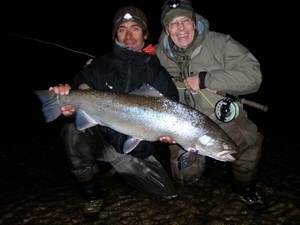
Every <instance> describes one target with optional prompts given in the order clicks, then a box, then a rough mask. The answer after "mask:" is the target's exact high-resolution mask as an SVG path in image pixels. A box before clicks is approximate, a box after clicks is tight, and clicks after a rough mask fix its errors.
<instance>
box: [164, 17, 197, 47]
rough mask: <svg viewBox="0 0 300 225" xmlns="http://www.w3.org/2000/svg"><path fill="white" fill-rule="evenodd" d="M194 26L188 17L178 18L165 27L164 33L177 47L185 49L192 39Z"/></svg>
mask: <svg viewBox="0 0 300 225" xmlns="http://www.w3.org/2000/svg"><path fill="white" fill-rule="evenodd" d="M195 26H196V25H195V23H194V20H193V19H191V18H190V17H186V16H179V17H176V18H174V19H173V20H172V21H171V22H170V23H169V24H167V25H166V31H167V34H168V35H169V36H170V37H171V39H172V40H173V42H174V43H175V44H176V45H177V46H178V47H180V48H186V47H187V46H188V45H189V44H190V43H192V41H193V39H194V35H195Z"/></svg>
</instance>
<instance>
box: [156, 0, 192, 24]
mask: <svg viewBox="0 0 300 225" xmlns="http://www.w3.org/2000/svg"><path fill="white" fill-rule="evenodd" d="M161 11H162V12H161V25H162V26H163V27H165V25H167V24H169V23H170V22H171V21H172V20H173V19H174V18H176V17H179V16H187V17H190V18H193V19H194V21H196V15H195V11H194V9H193V7H192V3H191V2H190V1H189V0H165V2H164V4H163V6H162V8H161Z"/></svg>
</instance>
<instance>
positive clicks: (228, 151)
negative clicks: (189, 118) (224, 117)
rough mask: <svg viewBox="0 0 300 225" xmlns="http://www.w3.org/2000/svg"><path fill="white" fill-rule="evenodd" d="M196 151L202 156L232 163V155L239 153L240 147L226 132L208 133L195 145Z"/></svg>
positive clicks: (233, 159)
mask: <svg viewBox="0 0 300 225" xmlns="http://www.w3.org/2000/svg"><path fill="white" fill-rule="evenodd" d="M194 149H195V150H196V151H197V152H198V154H200V155H205V156H208V157H210V158H213V159H216V160H219V161H224V162H227V161H229V162H232V161H235V158H234V157H233V156H232V154H234V153H237V152H238V149H239V148H238V146H237V145H236V143H235V142H234V141H233V140H232V139H231V138H230V137H229V136H228V135H227V134H226V133H225V132H208V133H205V134H203V135H201V136H200V137H199V138H198V139H197V140H196V142H195V143H194Z"/></svg>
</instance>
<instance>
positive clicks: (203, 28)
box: [159, 14, 209, 58]
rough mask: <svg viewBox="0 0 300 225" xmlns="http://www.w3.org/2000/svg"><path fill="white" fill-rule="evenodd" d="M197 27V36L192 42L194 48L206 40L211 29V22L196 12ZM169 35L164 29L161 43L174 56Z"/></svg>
mask: <svg viewBox="0 0 300 225" xmlns="http://www.w3.org/2000/svg"><path fill="white" fill-rule="evenodd" d="M196 28H197V32H198V36H197V38H196V39H195V40H194V41H193V42H192V43H191V45H192V49H193V50H194V49H195V48H196V47H198V46H199V45H200V44H201V43H202V42H203V40H204V38H205V34H206V33H207V32H208V31H209V22H208V20H207V19H206V18H204V17H203V16H201V15H199V14H196ZM168 37H169V36H168V35H167V33H166V32H165V30H164V29H163V30H162V32H161V34H160V37H159V45H160V47H161V49H163V51H164V52H165V53H166V54H167V56H168V57H170V58H173V57H174V56H173V53H172V51H171V49H170V45H169V39H168Z"/></svg>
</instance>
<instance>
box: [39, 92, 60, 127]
mask: <svg viewBox="0 0 300 225" xmlns="http://www.w3.org/2000/svg"><path fill="white" fill-rule="evenodd" d="M34 94H36V95H37V97H38V98H39V100H40V101H41V103H42V112H43V115H44V118H45V121H46V122H47V123H48V122H51V121H53V120H55V119H57V118H58V117H59V116H60V115H61V110H60V105H59V104H58V100H57V99H58V98H59V95H57V94H55V93H54V92H53V91H49V90H38V91H34Z"/></svg>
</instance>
